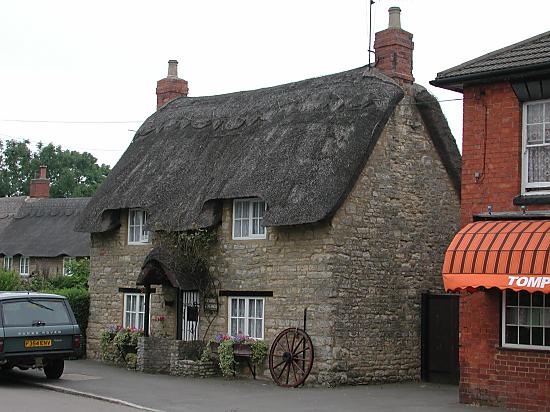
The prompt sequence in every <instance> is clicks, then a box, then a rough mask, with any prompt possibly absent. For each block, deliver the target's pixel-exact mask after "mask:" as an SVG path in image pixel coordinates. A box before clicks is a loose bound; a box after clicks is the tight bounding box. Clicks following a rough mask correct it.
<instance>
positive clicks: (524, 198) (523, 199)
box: [514, 194, 550, 206]
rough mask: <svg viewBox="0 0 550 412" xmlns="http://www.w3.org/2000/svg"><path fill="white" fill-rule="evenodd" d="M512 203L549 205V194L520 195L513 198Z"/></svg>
mask: <svg viewBox="0 0 550 412" xmlns="http://www.w3.org/2000/svg"><path fill="white" fill-rule="evenodd" d="M514 205H516V206H528V205H550V194H544V195H540V194H539V195H520V196H516V197H515V198H514Z"/></svg>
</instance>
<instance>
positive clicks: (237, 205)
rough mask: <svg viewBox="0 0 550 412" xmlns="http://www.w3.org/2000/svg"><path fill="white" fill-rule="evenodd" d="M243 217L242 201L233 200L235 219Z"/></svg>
mask: <svg viewBox="0 0 550 412" xmlns="http://www.w3.org/2000/svg"><path fill="white" fill-rule="evenodd" d="M242 217H243V203H242V202H235V219H240V218H242Z"/></svg>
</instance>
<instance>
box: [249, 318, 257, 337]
mask: <svg viewBox="0 0 550 412" xmlns="http://www.w3.org/2000/svg"><path fill="white" fill-rule="evenodd" d="M255 331H256V327H255V325H254V319H248V336H250V337H251V338H255V337H256V335H255Z"/></svg>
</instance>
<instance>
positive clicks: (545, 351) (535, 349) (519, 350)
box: [497, 345, 550, 354]
mask: <svg viewBox="0 0 550 412" xmlns="http://www.w3.org/2000/svg"><path fill="white" fill-rule="evenodd" d="M497 349H498V350H502V351H510V352H536V353H545V354H548V353H549V352H550V346H549V347H548V349H540V348H533V349H531V348H514V347H511V346H502V345H500V346H497Z"/></svg>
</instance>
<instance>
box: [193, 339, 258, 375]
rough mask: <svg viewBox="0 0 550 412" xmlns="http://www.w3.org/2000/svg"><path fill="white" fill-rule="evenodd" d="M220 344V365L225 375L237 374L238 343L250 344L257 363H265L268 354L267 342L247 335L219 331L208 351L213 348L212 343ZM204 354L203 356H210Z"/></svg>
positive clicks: (252, 356)
mask: <svg viewBox="0 0 550 412" xmlns="http://www.w3.org/2000/svg"><path fill="white" fill-rule="evenodd" d="M212 343H216V344H218V358H219V365H220V369H221V371H222V374H223V376H230V375H234V374H235V364H236V362H235V354H234V351H233V346H234V345H236V344H240V345H248V346H250V352H251V356H250V358H251V360H252V363H254V364H255V365H258V364H261V363H263V361H264V360H265V357H266V356H267V343H266V342H265V341H263V340H260V339H255V338H252V337H250V336H246V335H242V334H241V335H237V336H230V335H227V334H224V333H219V334H217V335H216V336H214V338H212V339H211V340H210V342H209V344H208V345H207V347H206V350H205V353H206V351H210V350H211V346H212V345H211V344H212ZM209 354H210V353H207V354H206V355H205V354H203V358H206V357H208V356H209Z"/></svg>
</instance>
